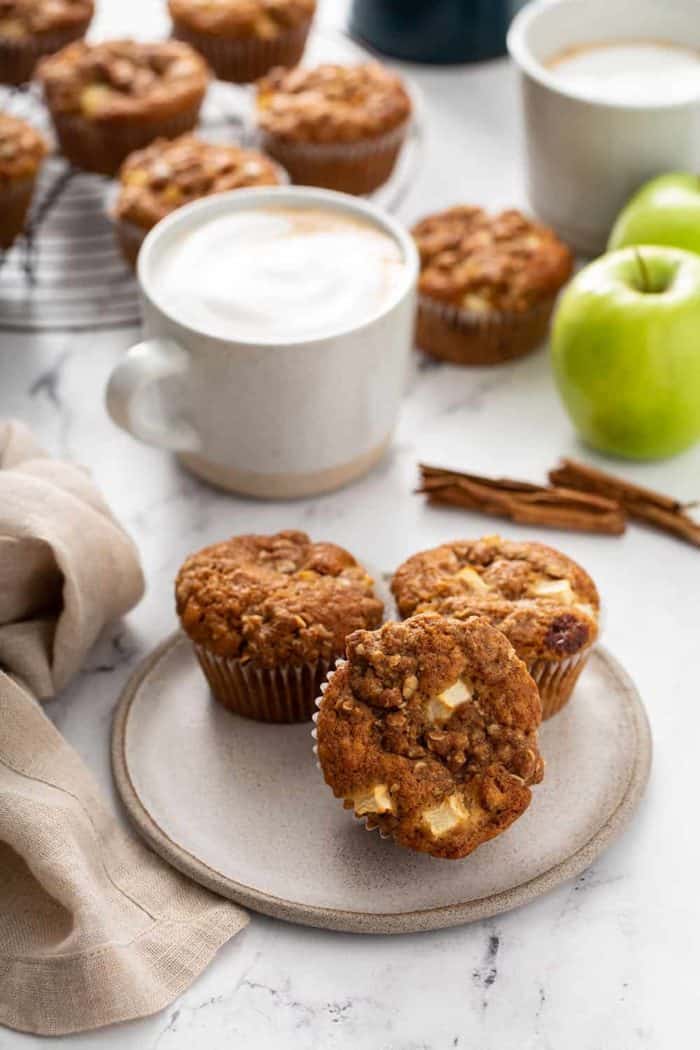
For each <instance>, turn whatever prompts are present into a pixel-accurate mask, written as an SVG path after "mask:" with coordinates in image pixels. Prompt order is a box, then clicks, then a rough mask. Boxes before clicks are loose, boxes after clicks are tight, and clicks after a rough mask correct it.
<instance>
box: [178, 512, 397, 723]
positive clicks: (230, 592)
mask: <svg viewBox="0 0 700 1050" xmlns="http://www.w3.org/2000/svg"><path fill="white" fill-rule="evenodd" d="M175 596H176V606H177V612H178V615H179V617H180V622H181V624H182V628H183V630H184V631H185V633H186V634H187V635H188V636H189V638H190V639H191V640H192V642H193V644H194V649H195V652H196V654H197V658H198V659H199V663H200V665H201V667H202V670H203V672H204V674H205V676H206V678H207V680H208V682H209V685H210V686H211V689H212V692H213V694H214V696H215V698H216V699H217V700H218V701H219V702H220V703H221V704H223V705H224V706H225V707H228V708H230V709H231V710H233V711H236V712H238V714H241V715H245V716H246V717H248V718H256V719H258V720H260V721H263V722H303V721H306V720H308V719H310V718H311V716H312V714H313V711H314V701H315V698H316V697H317V696H318V691H319V688H320V684H321V682H322V681H323V680H324V678H325V677H326V675H327V673H328V669H329V667H331V666H332V664H333V662H334V661H335V660H336V659H337V658H338V657H339V656H341V655H342V654H343V653H344V651H345V639H346V637H347V635H348V634H350V633H351V632H352V631H355V630H357V629H359V628H361V627H376V626H377V625H378V624H379V623H381V620H382V613H383V604H382V602H381V601H380V600H379V599H378V598H377V597H376V596H375V594H374V589H373V581H372V579H371V578H370V577H369V576H368V574H367V573H366V572H365V570H364V569H363V568H362V566H361V565H358V563H357V562H356V561H355V559H354V558H353V556H352V554H350V553H348V551H346V550H344V549H343V548H342V547H338V546H336V545H335V544H334V543H312V541H311V540H310V539H309V537H308V536H307V535H306V533H304V532H295V531H285V532H278V533H276V534H275V535H273V536H256V535H248V536H234V537H233V538H232V539H230V540H226V541H224V542H223V543H217V544H214V546H212V547H205V548H204V550H201V551H198V552H197V553H196V554H193V555H191V556H190V557H189V558H188V559H187V561H186V562H185V563H184V565H183V566H182V568H181V569H180V572H179V573H178V577H177V581H176V584H175Z"/></svg>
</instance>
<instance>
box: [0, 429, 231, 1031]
mask: <svg viewBox="0 0 700 1050" xmlns="http://www.w3.org/2000/svg"><path fill="white" fill-rule="evenodd" d="M142 593H143V577H142V575H141V569H140V567H139V561H138V555H137V552H136V549H135V547H134V545H133V543H132V542H131V540H130V539H129V537H128V536H127V535H126V533H125V532H124V531H123V529H122V528H121V527H120V526H119V524H118V523H117V522H116V521H115V519H114V517H113V516H112V514H111V512H110V510H109V508H108V507H107V505H106V504H105V503H104V501H103V500H102V497H101V496H100V494H99V493H98V492H97V490H96V489H95V487H94V485H93V484H92V482H91V480H90V478H89V477H88V475H87V474H86V473H85V472H84V471H82V470H81V469H80V468H78V467H75V466H73V465H71V464H69V463H64V462H58V461H57V460H53V459H50V458H48V457H47V455H46V453H45V452H44V451H43V450H42V449H41V448H40V447H39V446H38V445H37V444H36V442H35V440H34V438H33V437H32V435H31V433H30V432H29V431H28V430H27V429H26V427H24V426H23V425H22V424H20V423H15V422H10V423H4V424H2V423H0V1024H5V1025H8V1026H10V1027H11V1028H17V1029H20V1030H22V1031H27V1032H35V1033H38V1034H42V1035H60V1034H64V1033H68V1032H77V1031H83V1030H85V1029H89V1028H98V1027H100V1026H101V1025H105V1024H109V1023H111V1022H113V1021H124V1020H127V1019H131V1018H135V1017H142V1016H144V1015H146V1014H150V1013H153V1012H155V1011H156V1010H159V1009H162V1008H163V1007H164V1006H167V1004H168V1003H170V1002H172V1000H173V999H174V998H175V997H176V996H177V995H179V994H180V992H182V991H183V990H184V989H185V988H186V987H187V986H188V985H189V984H190V983H191V982H192V981H193V980H194V978H195V977H196V976H197V975H198V974H199V973H200V972H201V971H202V970H203V969H204V967H205V966H206V965H207V964H208V962H209V961H210V959H211V958H212V956H213V955H214V953H215V952H216V951H217V950H218V949H219V948H220V947H221V945H222V944H223V943H224V942H225V941H227V940H228V939H229V938H230V937H231V936H233V934H234V933H236V932H237V931H238V930H240V929H241V928H242V927H243V926H245V924H246V922H247V916H246V914H245V912H243V911H241V909H240V908H238V907H236V905H234V904H232V903H230V902H229V901H225V900H223V899H222V898H220V897H217V896H215V895H214V894H212V893H209V892H208V891H207V890H204V889H201V888H200V887H199V886H196V885H194V884H193V883H191V882H189V881H188V880H187V879H185V878H184V877H183V876H182V875H180V874H178V873H177V872H175V871H173V870H172V869H170V868H168V867H167V866H166V865H165V864H164V863H163V862H162V861H161V860H160V859H159V858H158V857H156V856H155V855H154V854H153V853H151V852H150V850H148V849H147V848H146V847H145V846H144V845H143V844H142V843H141V842H140V841H138V840H137V839H135V838H133V837H132V836H130V835H129V834H127V833H126V831H124V830H123V829H122V827H121V826H120V824H118V822H117V821H116V819H115V817H114V816H113V814H112V813H111V812H110V811H109V809H108V808H107V807H106V805H105V804H104V802H103V801H102V800H101V799H100V797H99V794H98V790H97V787H96V785H95V783H94V782H93V780H92V777H91V776H90V774H89V772H88V771H87V769H86V768H85V766H84V765H83V763H82V761H81V760H80V758H79V757H78V755H77V754H76V753H75V751H73V749H72V748H71V747H69V745H68V744H67V743H66V741H65V740H64V739H63V738H62V737H61V735H60V734H59V733H58V731H57V730H56V729H55V727H54V726H53V724H52V723H51V722H50V721H49V719H48V718H47V717H46V716H45V715H44V713H43V711H42V710H41V708H40V706H39V704H38V703H37V699H46V698H48V697H51V696H53V695H55V693H57V692H58V691H59V690H60V689H61V688H62V686H64V685H65V684H66V683H67V682H68V681H69V680H70V678H71V677H72V676H73V675H74V674H75V673H76V672H77V671H78V670H79V669H80V667H81V665H82V663H83V660H84V659H85V656H86V654H87V652H88V649H89V648H90V646H91V645H92V644H93V642H94V641H95V639H96V638H97V636H98V635H99V633H100V631H101V629H102V628H103V627H104V626H105V625H106V624H107V623H109V622H110V621H112V620H114V619H116V618H117V617H119V616H121V615H123V614H124V613H125V612H127V610H128V609H130V608H131V607H132V606H133V605H135V604H136V602H137V601H138V600H139V598H140V597H141V595H142ZM0 1043H2V1039H1V1038H0Z"/></svg>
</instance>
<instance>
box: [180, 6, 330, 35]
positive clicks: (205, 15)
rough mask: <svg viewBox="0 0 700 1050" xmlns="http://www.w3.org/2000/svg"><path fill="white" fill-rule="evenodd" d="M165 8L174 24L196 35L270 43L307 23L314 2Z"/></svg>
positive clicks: (312, 10)
mask: <svg viewBox="0 0 700 1050" xmlns="http://www.w3.org/2000/svg"><path fill="white" fill-rule="evenodd" d="M168 8H169V9H170V14H171V16H172V18H173V19H174V21H175V22H180V23H181V24H184V25H186V26H188V27H189V28H191V29H194V30H195V31H196V32H198V33H211V34H213V35H215V36H226V37H233V38H235V39H238V38H250V37H257V38H258V39H259V40H274V39H275V37H277V36H279V35H280V34H281V33H284V32H286V31H287V30H289V29H294V28H295V27H296V26H299V25H303V24H304V23H305V22H308V21H309V19H311V18H312V17H313V14H314V11H315V10H316V0H168Z"/></svg>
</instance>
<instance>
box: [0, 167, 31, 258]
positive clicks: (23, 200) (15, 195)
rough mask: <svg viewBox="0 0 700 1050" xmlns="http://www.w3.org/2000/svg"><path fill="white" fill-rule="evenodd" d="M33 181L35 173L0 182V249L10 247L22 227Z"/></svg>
mask: <svg viewBox="0 0 700 1050" xmlns="http://www.w3.org/2000/svg"><path fill="white" fill-rule="evenodd" d="M35 182H36V174H34V175H30V176H27V177H25V178H23V179H10V180H8V181H7V182H0V249H3V250H4V249H6V248H9V247H11V245H12V243H13V242H14V240H15V238H16V237H17V236H18V235H19V234H20V233H21V232H22V230H23V229H24V226H25V222H26V219H27V213H28V211H29V205H30V204H31V202H32V195H33V193H34V184H35Z"/></svg>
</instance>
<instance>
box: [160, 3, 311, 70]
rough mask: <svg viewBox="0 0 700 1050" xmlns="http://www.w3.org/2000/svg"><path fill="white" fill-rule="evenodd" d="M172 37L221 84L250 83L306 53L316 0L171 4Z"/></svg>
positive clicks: (295, 62)
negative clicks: (198, 57) (196, 55)
mask: <svg viewBox="0 0 700 1050" xmlns="http://www.w3.org/2000/svg"><path fill="white" fill-rule="evenodd" d="M168 8H169V10H170V17H171V18H172V20H173V36H175V37H176V38H177V39H178V40H184V41H185V42H186V43H188V44H191V45H192V47H195V48H196V49H197V50H198V51H199V52H200V53H201V54H202V55H204V57H205V58H206V60H207V62H208V63H209V65H210V66H211V67H212V69H213V70H214V72H215V73H216V75H217V77H218V78H219V79H220V80H230V81H233V82H235V83H238V84H248V83H251V82H252V81H253V80H257V79H258V78H259V77H261V76H263V75H264V74H265V73H267V72H269V70H271V69H273V68H274V67H275V66H285V67H287V66H295V65H296V64H297V62H299V61H300V59H301V56H302V55H303V53H304V46H305V44H306V38H307V36H308V34H309V28H310V26H311V21H312V19H313V16H314V12H315V10H316V0H168Z"/></svg>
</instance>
